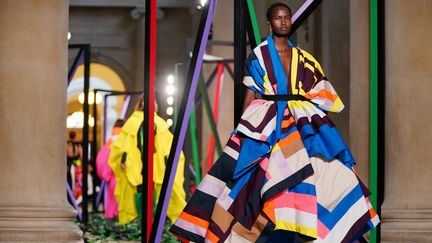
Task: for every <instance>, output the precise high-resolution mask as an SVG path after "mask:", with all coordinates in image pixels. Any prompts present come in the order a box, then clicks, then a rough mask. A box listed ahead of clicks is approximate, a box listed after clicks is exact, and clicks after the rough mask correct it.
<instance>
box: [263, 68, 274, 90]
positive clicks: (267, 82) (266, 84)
mask: <svg viewBox="0 0 432 243" xmlns="http://www.w3.org/2000/svg"><path fill="white" fill-rule="evenodd" d="M263 80H264V93H265V94H274V91H273V87H272V86H271V84H270V80H269V78H268V75H267V73H265V75H264V77H263Z"/></svg>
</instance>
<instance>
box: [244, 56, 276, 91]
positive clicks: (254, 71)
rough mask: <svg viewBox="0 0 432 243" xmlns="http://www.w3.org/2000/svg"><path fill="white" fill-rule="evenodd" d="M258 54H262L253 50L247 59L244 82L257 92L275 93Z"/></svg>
mask: <svg viewBox="0 0 432 243" xmlns="http://www.w3.org/2000/svg"><path fill="white" fill-rule="evenodd" d="M257 55H260V54H259V53H255V51H252V52H251V53H250V54H249V56H248V58H247V59H246V63H245V68H244V77H243V84H244V85H246V87H248V88H249V89H251V90H252V91H254V92H255V93H259V94H274V91H273V89H272V87H271V85H270V81H269V80H268V77H267V73H266V71H265V69H264V68H263V67H262V64H261V63H260V61H259V58H258V56H257Z"/></svg>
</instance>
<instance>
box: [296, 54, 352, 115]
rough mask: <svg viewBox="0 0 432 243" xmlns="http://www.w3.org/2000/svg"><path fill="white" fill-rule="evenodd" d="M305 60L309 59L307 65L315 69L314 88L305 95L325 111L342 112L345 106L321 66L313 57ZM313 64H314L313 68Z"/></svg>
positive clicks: (309, 56)
mask: <svg viewBox="0 0 432 243" xmlns="http://www.w3.org/2000/svg"><path fill="white" fill-rule="evenodd" d="M305 58H307V59H308V62H307V63H308V64H309V65H310V67H311V68H313V78H314V83H313V86H312V88H311V89H310V90H309V91H308V92H307V93H306V94H305V97H306V98H308V99H310V100H311V101H312V102H313V103H314V104H315V105H317V106H318V107H319V108H321V109H323V110H325V111H329V112H336V113H339V112H341V111H342V110H343V108H344V104H343V103H342V100H341V99H340V97H339V95H338V94H337V93H336V91H335V89H334V88H333V86H332V84H331V83H330V81H328V79H327V77H326V76H325V74H324V72H323V69H322V68H321V65H320V64H319V62H318V61H316V60H315V59H314V58H313V57H312V56H311V55H308V56H305ZM311 64H313V66H312V65H311Z"/></svg>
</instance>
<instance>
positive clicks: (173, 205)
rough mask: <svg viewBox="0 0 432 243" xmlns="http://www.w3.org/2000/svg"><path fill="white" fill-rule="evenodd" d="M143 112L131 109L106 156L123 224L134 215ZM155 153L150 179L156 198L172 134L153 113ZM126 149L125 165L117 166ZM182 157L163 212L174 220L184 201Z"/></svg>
mask: <svg viewBox="0 0 432 243" xmlns="http://www.w3.org/2000/svg"><path fill="white" fill-rule="evenodd" d="M143 116H144V114H143V112H142V111H135V112H134V113H133V114H132V115H131V117H130V118H129V119H128V120H127V121H126V123H125V125H124V126H123V128H122V131H121V133H120V134H119V136H118V139H117V140H116V141H115V142H114V143H113V145H112V150H111V154H110V159H109V165H110V167H111V168H112V170H113V172H114V175H115V177H116V180H117V185H116V189H115V197H116V199H117V202H118V204H119V223H120V224H125V223H129V222H131V221H132V220H133V219H135V218H136V217H138V212H137V209H136V204H135V194H136V186H138V185H140V184H142V176H141V170H142V161H141V152H140V150H139V149H138V137H137V135H138V130H139V128H140V126H141V123H142V121H143ZM154 119H155V125H156V129H157V133H156V135H155V144H154V145H155V153H154V157H153V158H154V161H153V181H154V190H155V193H156V200H157V199H158V198H159V194H160V189H161V186H162V181H163V177H164V174H165V159H166V158H168V156H169V152H170V148H171V143H172V139H173V135H172V134H171V132H170V131H169V126H168V124H167V123H166V122H165V120H163V119H162V118H161V117H159V116H158V115H157V114H156V113H155V118H154ZM123 153H127V158H126V168H125V169H122V168H121V158H122V154H123ZM184 167H185V159H184V155H183V153H181V156H180V160H179V165H178V168H177V173H176V178H175V181H174V186H173V192H172V197H171V200H170V204H169V207H168V212H167V215H168V217H169V218H170V220H172V221H175V220H176V219H177V217H178V215H179V214H180V212H181V210H183V208H184V207H185V205H186V200H185V199H186V193H185V191H184V189H183V183H184Z"/></svg>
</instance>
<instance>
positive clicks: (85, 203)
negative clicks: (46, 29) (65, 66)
mask: <svg viewBox="0 0 432 243" xmlns="http://www.w3.org/2000/svg"><path fill="white" fill-rule="evenodd" d="M77 48H79V49H80V51H79V53H81V52H84V104H83V112H84V121H83V124H84V125H83V140H82V144H83V146H82V147H83V160H82V167H83V168H82V170H83V181H82V198H83V200H82V219H83V224H84V228H85V229H86V228H87V224H88V195H87V188H88V184H87V174H88V164H89V160H88V155H89V151H88V144H89V124H88V119H89V103H88V96H89V88H90V60H91V56H90V51H91V46H90V44H71V45H69V49H77ZM77 60H78V59H76V60H75V62H74V65H77V63H78V61H77ZM72 67H73V68H76V67H75V66H72ZM72 70H73V69H71V70H70V71H69V75H72V73H71V71H72ZM69 75H68V76H69ZM85 229H84V230H85Z"/></svg>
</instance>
